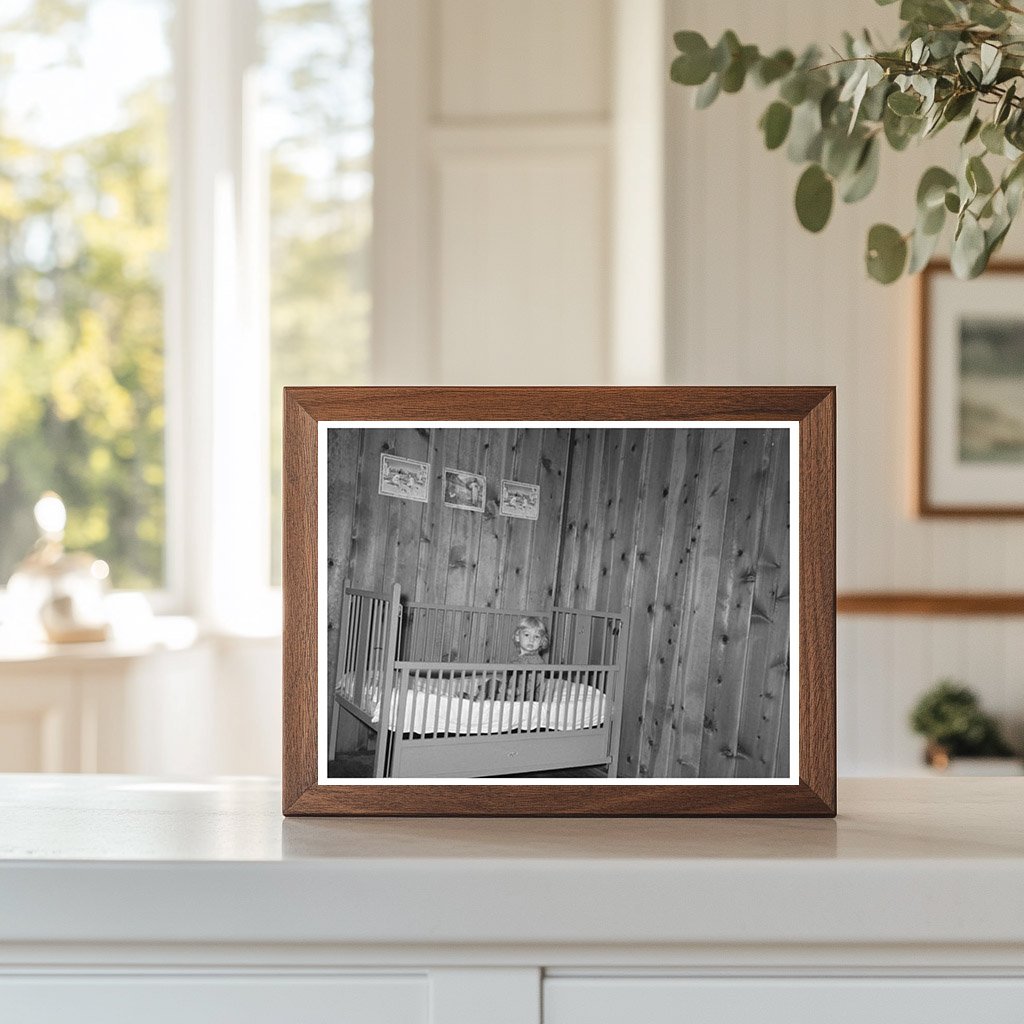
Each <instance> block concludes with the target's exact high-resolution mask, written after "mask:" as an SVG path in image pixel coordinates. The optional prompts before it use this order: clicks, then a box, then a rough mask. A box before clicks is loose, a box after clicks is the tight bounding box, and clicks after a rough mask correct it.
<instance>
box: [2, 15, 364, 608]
mask: <svg viewBox="0 0 1024 1024" xmlns="http://www.w3.org/2000/svg"><path fill="white" fill-rule="evenodd" d="M372 53H373V45H372V33H371V0H76V2H73V3H68V2H55V0H7V2H6V3H5V4H3V6H2V10H0V524H2V529H0V587H2V586H3V583H4V581H5V580H6V579H7V577H8V576H9V575H10V573H11V571H12V570H13V568H14V566H15V565H16V564H17V562H18V560H19V559H20V558H21V557H22V556H23V555H24V554H25V553H26V552H27V551H28V549H29V548H30V547H31V545H32V542H33V540H34V538H35V529H34V524H33V521H32V514H31V512H32V507H33V505H34V503H35V501H36V500H37V498H38V497H39V495H40V493H42V492H43V491H44V490H47V489H53V490H56V491H58V492H59V493H60V494H61V496H62V497H63V498H64V500H65V502H66V504H67V506H68V530H67V535H66V540H67V544H68V546H69V547H70V548H75V549H86V550H89V551H91V552H93V553H94V554H96V555H97V556H99V557H102V558H104V559H105V560H106V561H107V562H108V563H109V564H110V567H111V580H112V582H113V584H114V586H115V587H119V588H132V589H144V590H148V591H151V592H152V591H158V590H166V589H170V590H171V591H172V594H173V595H174V596H175V597H176V601H174V602H172V603H175V604H177V606H178V607H180V608H181V609H182V610H185V611H189V612H196V613H199V614H201V615H203V616H205V617H207V618H208V619H209V620H211V621H220V622H222V623H227V622H228V621H229V620H231V627H230V628H235V627H238V626H240V624H241V623H242V621H243V620H244V619H245V617H246V616H247V615H248V616H250V618H255V617H257V613H256V612H255V611H254V609H255V608H256V605H257V604H259V601H252V600H251V598H252V596H253V595H254V594H255V593H256V592H257V591H258V590H260V589H261V588H262V590H264V591H267V593H266V595H265V597H271V595H270V593H269V589H268V588H269V585H270V584H272V583H276V582H277V576H278V573H277V566H278V564H279V551H280V545H279V540H278V538H279V533H280V512H279V509H280V501H281V487H280V470H279V466H280V457H281V452H280V420H281V408H280V392H281V387H282V386H284V385H287V384H306V383H332V384H344V383H362V382H364V381H365V380H366V376H367V367H368V361H369V360H368V348H369V325H370V280H369V252H370V250H369V245H370V236H371V201H372V172H371V166H370V161H371V154H372V146H373V133H372V119H373V111H372V103H373V100H372V66H373V56H372ZM261 600H264V603H265V598H264V599H261ZM270 603H271V604H273V600H272V598H271V602H270ZM165 607H166V605H165Z"/></svg>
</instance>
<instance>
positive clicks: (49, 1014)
mask: <svg viewBox="0 0 1024 1024" xmlns="http://www.w3.org/2000/svg"><path fill="white" fill-rule="evenodd" d="M428 995H429V993H428V982H427V978H426V975H425V974H423V973H421V974H419V975H414V976H380V975H378V976H372V975H371V976H358V975H354V976H345V975H341V976H335V977H303V976H302V975H301V974H299V975H293V976H288V975H281V976H278V977H272V978H267V977H259V976H258V975H257V976H254V975H244V974H240V975H235V976H233V977H232V976H222V977H217V976H212V977H211V976H209V975H194V976H191V977H190V976H187V975H183V976H178V977H166V976H164V977H161V976H160V975H150V976H148V977H147V976H141V977H124V976H121V977H109V976H107V977H105V976H103V975H102V974H97V975H96V976H93V977H73V976H72V977H59V976H58V977H46V978H13V979H11V978H8V979H3V978H0V1016H2V1017H3V1019H4V1020H9V1021H12V1022H13V1021H17V1024H53V1022H54V1021H75V1022H76V1024H120V1022H122V1021H125V1022H134V1021H145V1022H146V1024H186V1022H187V1024H293V1022H295V1021H330V1022H331V1024H427V1022H428V1020H429V1009H428Z"/></svg>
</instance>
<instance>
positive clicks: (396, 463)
mask: <svg viewBox="0 0 1024 1024" xmlns="http://www.w3.org/2000/svg"><path fill="white" fill-rule="evenodd" d="M429 487H430V466H429V465H427V463H425V462H417V461H416V460H415V459H403V458H401V457H400V456H398V455H391V454H390V453H388V452H381V456H380V482H379V485H378V488H377V493H378V494H382V495H385V496H386V497H389V498H406V499H408V500H409V501H422V502H426V501H427V490H428V488H429Z"/></svg>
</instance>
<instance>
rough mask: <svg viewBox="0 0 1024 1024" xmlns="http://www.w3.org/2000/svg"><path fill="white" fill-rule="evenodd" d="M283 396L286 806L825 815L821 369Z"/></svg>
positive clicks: (827, 488) (827, 579)
mask: <svg viewBox="0 0 1024 1024" xmlns="http://www.w3.org/2000/svg"><path fill="white" fill-rule="evenodd" d="M284 407H285V424H284V453H285V454H284V459H285V466H284V469H285V477H284V478H285V480H287V481H289V485H288V486H287V487H286V488H285V494H284V573H283V583H284V613H285V630H284V811H285V813H286V814H296V815H309V814H341V815H578V816H605V815H632V816H657V815H662V816H664V815H729V814H735V815H815V816H830V815H833V814H834V813H835V394H834V391H833V389H831V388H542V389H530V388H287V389H285V403H284ZM540 411H542V414H541V415H540V417H539V418H538V413H539V412H540ZM399 452H400V453H401V455H400V456H395V455H394V453H399ZM393 457H394V458H397V459H398V464H397V465H398V466H399V468H402V469H403V473H405V472H408V473H409V474H410V475H411V477H412V482H405V481H404V478H403V482H402V483H401V487H402V489H403V491H406V492H413V493H416V494H422V495H424V496H425V498H426V500H422V499H417V500H416V501H405V502H395V501H391V500H390V498H389V496H388V495H387V494H385V493H384V490H383V488H382V487H381V486H380V484H379V480H380V478H381V477H383V475H384V474H383V466H384V465H385V464H386V463H387V462H388V461H389V460H391V459H392V458H393ZM409 466H412V467H423V468H427V467H429V473H430V474H432V475H435V476H436V484H435V483H431V482H430V481H426V482H424V481H421V480H419V479H418V476H417V474H416V473H414V472H413V471H412V469H409V468H408V467H409ZM452 466H458V467H460V468H459V469H457V470H452V469H450V468H448V467H452ZM379 467H380V468H379ZM453 473H454V474H457V475H458V478H459V479H458V480H457V481H455V482H456V483H457V484H458V487H459V494H458V497H459V498H460V500H459V501H451V500H449V498H451V497H452V496H453V491H452V490H450V488H449V482H450V481H449V474H453ZM393 475H394V474H392V478H393ZM487 480H491V481H503V482H504V484H503V486H502V492H501V493H500V494H499V495H495V494H493V493H492V495H491V496H490V500H484V507H483V511H482V512H481V513H480V514H478V515H472V516H470V515H466V514H464V512H463V511H461V510H462V509H463V508H465V507H467V506H468V507H470V508H474V509H476V508H477V507H478V505H479V502H480V500H481V499H480V497H479V496H478V495H477V494H476V490H477V489H476V488H473V487H470V485H471V484H472V483H474V482H476V481H479V482H481V483H483V482H485V481H487ZM519 481H525V482H526V484H525V486H526V488H527V495H526V498H525V500H524V502H523V504H525V505H526V506H528V507H531V511H530V514H529V517H528V518H523V517H522V516H513V517H510V516H508V515H502V514H501V512H502V511H503V510H502V508H501V506H502V505H503V504H505V498H506V497H508V495H507V494H506V493H505V485H510V486H511V487H512V488H520V487H523V486H524V484H522V483H519ZM463 486H465V487H470V489H471V490H472V491H473V492H474V493H473V496H472V497H468V498H467V495H466V494H464V493H463V491H462V490H461V488H462V487H463ZM539 493H543V496H544V500H543V501H539V500H538V494H539ZM402 496H408V494H405V493H403V495H402ZM462 499H466V500H462ZM495 499H498V500H495Z"/></svg>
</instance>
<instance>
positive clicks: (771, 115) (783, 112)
mask: <svg viewBox="0 0 1024 1024" xmlns="http://www.w3.org/2000/svg"><path fill="white" fill-rule="evenodd" d="M792 121H793V108H792V107H791V106H790V105H789V104H788V103H782V102H781V101H780V100H776V101H775V102H774V103H772V104H771V105H770V106H769V107H768V109H767V110H766V111H765V112H764V114H762V115H761V122H760V123H761V129H762V131H763V132H764V144H765V146H766V147H767V148H768V149H778V148H779V146H781V145H782V144H783V143H784V142H785V141H786V136H787V135H788V134H789V126H790V124H791V123H792Z"/></svg>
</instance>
